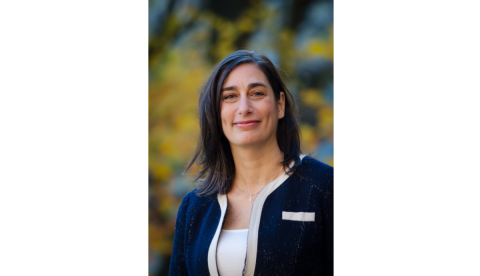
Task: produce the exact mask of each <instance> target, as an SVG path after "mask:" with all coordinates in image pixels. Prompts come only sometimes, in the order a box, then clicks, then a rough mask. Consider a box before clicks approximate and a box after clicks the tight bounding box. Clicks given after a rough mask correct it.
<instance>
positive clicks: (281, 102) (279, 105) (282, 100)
mask: <svg viewBox="0 0 480 276" xmlns="http://www.w3.org/2000/svg"><path fill="white" fill-rule="evenodd" d="M277 108H278V119H282V118H283V117H285V93H283V92H280V99H278V102H277Z"/></svg>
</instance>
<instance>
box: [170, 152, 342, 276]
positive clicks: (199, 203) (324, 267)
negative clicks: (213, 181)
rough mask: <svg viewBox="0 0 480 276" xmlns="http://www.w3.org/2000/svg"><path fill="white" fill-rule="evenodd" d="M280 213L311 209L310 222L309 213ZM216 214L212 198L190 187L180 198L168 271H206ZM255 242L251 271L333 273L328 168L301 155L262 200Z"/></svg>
mask: <svg viewBox="0 0 480 276" xmlns="http://www.w3.org/2000/svg"><path fill="white" fill-rule="evenodd" d="M283 212H289V213H315V215H314V221H311V216H310V215H308V216H307V217H308V218H309V220H307V221H295V220H286V219H283V217H282V213H283ZM221 216H222V213H221V210H220V205H219V202H218V200H217V197H199V196H197V195H195V190H194V191H192V192H190V193H188V194H187V195H186V196H185V197H184V199H183V200H182V203H181V205H180V208H179V211H178V215H177V222H176V225H175V239H174V245H173V252H172V259H171V263H170V275H172V276H173V275H209V269H208V263H207V255H208V249H209V246H210V243H212V240H213V237H214V235H215V231H216V230H217V227H218V226H219V222H220V221H222V222H223V221H224V220H223V218H222V219H221ZM249 231H250V230H249ZM256 244H257V249H256V253H257V255H256V258H255V269H254V273H253V275H325V276H329V275H333V168H332V167H330V166H328V165H326V164H323V163H321V162H319V161H317V160H315V159H313V158H311V157H308V156H307V157H305V158H303V160H302V163H301V165H300V166H299V167H298V168H297V170H296V171H295V172H294V173H293V174H292V175H291V176H290V177H288V178H287V179H286V180H285V181H284V182H283V183H282V184H281V185H280V186H279V187H278V188H276V189H275V190H274V191H273V192H271V193H270V194H269V195H268V197H267V198H266V200H265V202H264V204H263V206H262V210H261V218H260V224H259V229H258V239H257V240H256ZM248 250H249V249H248Z"/></svg>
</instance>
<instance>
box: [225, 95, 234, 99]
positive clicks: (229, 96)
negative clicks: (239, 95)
mask: <svg viewBox="0 0 480 276" xmlns="http://www.w3.org/2000/svg"><path fill="white" fill-rule="evenodd" d="M234 97H235V95H233V94H230V95H226V96H225V97H223V99H224V100H228V99H233V98H234Z"/></svg>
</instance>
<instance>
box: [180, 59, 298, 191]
mask: <svg viewBox="0 0 480 276" xmlns="http://www.w3.org/2000/svg"><path fill="white" fill-rule="evenodd" d="M246 63H251V64H255V65H256V66H257V67H258V68H259V69H260V70H261V71H262V72H263V73H264V74H265V76H266V77H267V79H268V81H269V83H270V86H271V87H272V89H273V93H274V95H275V99H276V100H277V101H278V100H279V99H280V92H283V93H284V94H285V116H284V117H283V118H282V119H279V120H278V126H277V143H278V147H279V148H280V150H281V151H282V152H283V154H284V160H283V166H284V168H288V166H289V164H290V163H291V162H292V161H295V164H294V166H293V167H291V168H290V169H289V170H288V172H287V173H289V174H290V173H292V172H293V171H294V170H295V169H296V168H297V167H298V165H299V164H300V159H299V155H300V153H301V150H300V129H299V119H298V115H297V107H296V105H295V101H294V99H293V97H292V95H291V94H290V92H289V91H288V89H287V87H286V86H285V84H284V82H283V81H282V79H281V77H280V75H279V73H278V71H277V69H276V68H275V65H273V63H272V62H271V61H270V60H269V59H268V58H267V57H265V56H264V55H260V54H257V53H255V52H253V51H246V50H238V51H235V52H232V53H230V54H229V55H228V56H226V57H225V58H224V59H223V60H222V61H221V62H220V63H219V64H218V65H217V67H216V68H215V69H214V70H213V72H212V74H211V75H210V77H209V78H208V80H207V81H206V83H205V84H204V85H203V87H202V89H201V92H200V98H199V101H198V112H199V117H200V137H199V139H198V144H197V149H196V151H195V154H194V155H193V157H192V159H191V160H190V162H189V164H188V166H187V169H186V170H185V172H186V171H187V170H188V169H189V168H190V167H191V166H192V165H193V163H196V165H197V166H201V169H200V171H199V172H198V175H197V177H196V178H195V181H197V180H198V181H199V182H200V184H199V186H198V187H197V191H196V193H197V195H199V196H213V195H216V194H217V193H221V194H225V193H227V192H228V191H229V190H230V188H231V186H232V184H233V178H234V176H235V163H234V162H233V156H232V152H231V149H230V143H229V142H228V140H227V138H226V137H225V134H224V133H223V129H222V123H221V118H220V107H221V95H222V91H221V89H222V86H223V83H224V82H225V80H226V79H227V77H228V75H229V74H230V72H232V70H233V69H235V68H236V67H238V66H239V65H241V64H246ZM204 175H206V176H205V178H203V179H200V178H201V177H202V176H204ZM199 179H200V180H199Z"/></svg>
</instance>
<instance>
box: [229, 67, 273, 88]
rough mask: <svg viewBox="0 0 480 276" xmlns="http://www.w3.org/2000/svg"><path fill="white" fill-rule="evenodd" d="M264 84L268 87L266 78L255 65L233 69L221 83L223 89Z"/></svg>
mask: <svg viewBox="0 0 480 276" xmlns="http://www.w3.org/2000/svg"><path fill="white" fill-rule="evenodd" d="M258 82H261V83H264V84H265V85H267V86H270V84H269V82H268V79H267V76H265V74H264V73H263V72H262V70H260V69H259V68H258V67H257V66H256V65H254V64H251V63H247V64H242V65H239V66H238V67H236V68H235V69H233V70H232V71H231V72H230V74H229V75H228V77H227V79H226V80H225V82H224V83H223V87H222V88H224V87H228V86H239V85H248V84H250V83H258Z"/></svg>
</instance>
